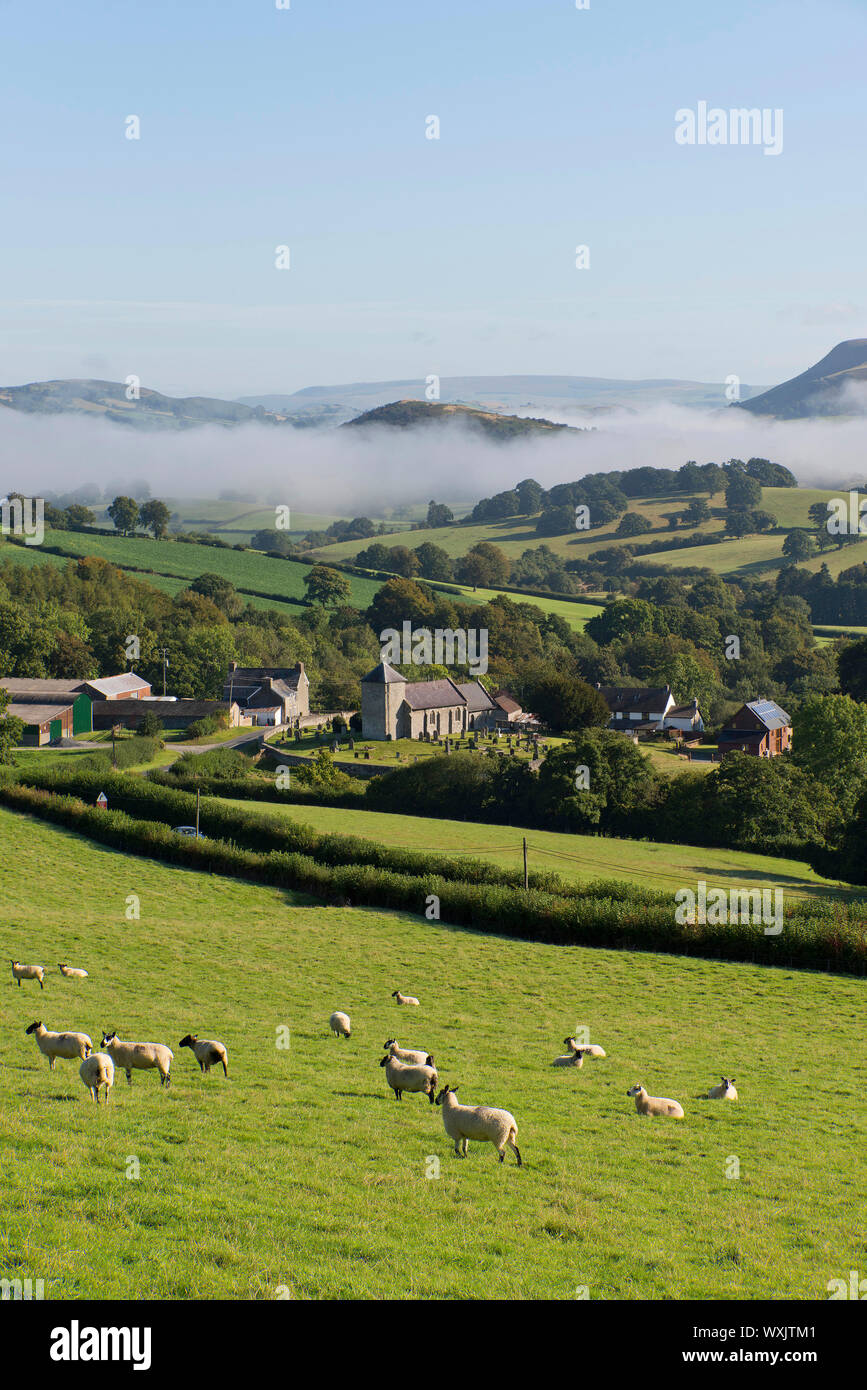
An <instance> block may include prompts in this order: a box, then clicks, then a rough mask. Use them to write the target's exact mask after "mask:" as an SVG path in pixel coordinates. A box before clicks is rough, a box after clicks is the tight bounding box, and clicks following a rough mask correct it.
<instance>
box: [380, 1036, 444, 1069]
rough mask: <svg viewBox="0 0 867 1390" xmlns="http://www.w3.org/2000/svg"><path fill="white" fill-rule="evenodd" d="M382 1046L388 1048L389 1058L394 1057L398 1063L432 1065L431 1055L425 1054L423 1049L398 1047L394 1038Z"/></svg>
mask: <svg viewBox="0 0 867 1390" xmlns="http://www.w3.org/2000/svg"><path fill="white" fill-rule="evenodd" d="M382 1045H383V1047H386V1048H388V1055H389V1057H396V1058H397V1060H398V1061H399V1062H409V1063H413V1062H414V1063H416V1065H419V1066H429V1067H432V1066H433V1065H434V1059H433V1055H432V1053H430V1052H425V1050H424V1048H423V1047H398V1045H397V1042H396V1040H395V1039H394V1038H389V1039H388V1041H387V1042H384V1043H383V1044H382Z"/></svg>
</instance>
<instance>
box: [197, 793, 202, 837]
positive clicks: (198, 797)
mask: <svg viewBox="0 0 867 1390" xmlns="http://www.w3.org/2000/svg"><path fill="white" fill-rule="evenodd" d="M201 795H202V793H201V789H200V788H199V787H196V839H197V840H198V838H199V799H200V797H201Z"/></svg>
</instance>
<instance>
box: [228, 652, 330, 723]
mask: <svg viewBox="0 0 867 1390" xmlns="http://www.w3.org/2000/svg"><path fill="white" fill-rule="evenodd" d="M223 699H224V701H226V703H227V704H228V703H229V702H230V701H237V703H238V705H239V706H240V709H241V715H242V717H243V718H245V719H246V720H247V721H248V722H250V723H252V724H289V723H291V722H292V721H293V720H294V719H298V718H300V717H301V715H303V714H309V713H310V681H309V679H308V677H307V673H306V671H305V670H304V663H303V661H299V662H298V663H297V664H296V665H295V666H291V667H290V666H239V665H238V663H237V661H233V662H232V664H231V666H230V668H229V671H228V673H227V675H226V680H225V683H224V685H223Z"/></svg>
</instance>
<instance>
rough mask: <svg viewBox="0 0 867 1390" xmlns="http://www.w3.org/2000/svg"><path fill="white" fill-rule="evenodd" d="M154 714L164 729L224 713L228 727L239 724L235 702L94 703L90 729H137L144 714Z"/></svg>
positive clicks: (158, 701) (161, 701) (134, 700)
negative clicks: (230, 703)
mask: <svg viewBox="0 0 867 1390" xmlns="http://www.w3.org/2000/svg"><path fill="white" fill-rule="evenodd" d="M149 713H152V714H155V715H156V717H157V719H159V721H160V723H161V724H162V726H163V728H164V729H186V728H187V726H188V725H190V724H194V723H195V722H196V721H197V720H198V719H207V718H208V717H209V716H210V715H212V714H225V715H228V717H229V724H230V725H231V726H234V725H236V724H240V722H241V719H240V709H239V707H238V704H237V702H233V703H232V705H231V706H229V705H227V704H225V703H224V702H223V701H222V700H136V699H129V700H119V699H115V700H94V702H93V727H94V729H111V728H113V726H114V725H115V724H119V725H120V726H121V727H122V728H124V729H137V728H138V726H139V724H141V722H142V720H143V719H144V717H145V715H146V714H149Z"/></svg>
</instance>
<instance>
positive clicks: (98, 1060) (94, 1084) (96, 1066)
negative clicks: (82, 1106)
mask: <svg viewBox="0 0 867 1390" xmlns="http://www.w3.org/2000/svg"><path fill="white" fill-rule="evenodd" d="M78 1074H79V1076H80V1077H81V1079H82V1081H83V1082H84V1084H85V1086H86V1087H87V1089H88V1090H89V1091H90V1094H91V1095H92V1096H93V1099H94V1100H95V1101H96V1103H97V1105H99V1088H100V1086H104V1087H105V1103H106V1105H107V1104H108V1093H109V1091H110V1090H111V1088H112V1086H113V1085H114V1062H113V1061H112V1060H111V1058H110V1057H109V1055H108V1053H107V1052H92V1053H91V1054H90V1056H89V1057H88V1058H87V1060H86V1061H85V1062H82V1064H81V1066H80V1067H79V1068H78Z"/></svg>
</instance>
